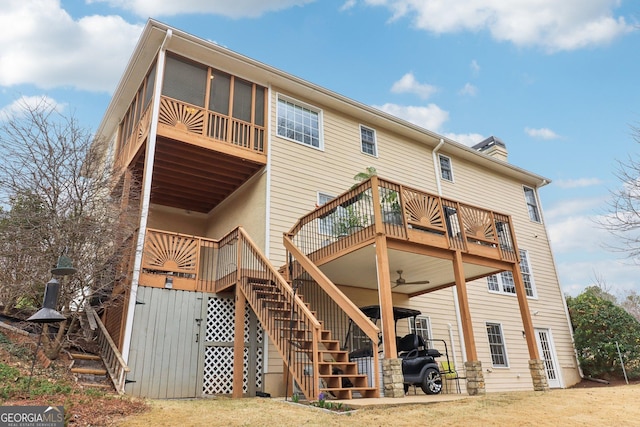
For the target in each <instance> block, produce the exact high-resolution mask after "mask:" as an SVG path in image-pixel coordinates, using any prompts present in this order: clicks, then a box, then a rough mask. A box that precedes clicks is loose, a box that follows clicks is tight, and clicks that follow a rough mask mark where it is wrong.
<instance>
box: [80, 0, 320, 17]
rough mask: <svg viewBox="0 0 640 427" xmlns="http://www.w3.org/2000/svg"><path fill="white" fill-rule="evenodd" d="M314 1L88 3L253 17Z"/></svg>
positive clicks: (145, 11) (148, 12)
mask: <svg viewBox="0 0 640 427" xmlns="http://www.w3.org/2000/svg"><path fill="white" fill-rule="evenodd" d="M313 1H314V0H234V1H229V0H181V1H175V0H88V3H107V4H109V5H110V6H112V7H117V8H121V9H125V10H129V11H131V12H133V13H135V14H137V15H138V16H141V17H144V18H146V17H148V16H172V15H184V14H195V13H205V14H206V13H209V14H215V15H223V16H228V17H230V18H244V17H249V18H255V17H258V16H260V15H262V14H264V13H266V12H274V11H278V10H283V9H287V8H289V7H292V6H302V5H305V4H307V3H312V2H313Z"/></svg>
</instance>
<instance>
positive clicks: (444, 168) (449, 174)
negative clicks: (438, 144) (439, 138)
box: [438, 154, 453, 182]
mask: <svg viewBox="0 0 640 427" xmlns="http://www.w3.org/2000/svg"><path fill="white" fill-rule="evenodd" d="M438 158H439V159H440V176H441V177H442V179H444V180H446V181H451V182H453V168H452V167H451V158H449V157H447V156H444V155H442V154H438Z"/></svg>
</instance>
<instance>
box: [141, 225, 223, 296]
mask: <svg viewBox="0 0 640 427" xmlns="http://www.w3.org/2000/svg"><path fill="white" fill-rule="evenodd" d="M218 245H219V242H218V241H216V240H213V239H206V238H204V237H197V236H189V235H186V234H180V233H172V232H168V231H162V230H155V229H151V228H149V229H147V234H146V238H145V244H144V249H143V254H142V272H141V275H140V283H141V284H143V285H146V286H154V287H160V288H170V289H181V290H189V291H195V290H198V291H203V292H215V281H216V276H215V274H217V273H216V268H215V267H216V264H217V262H216V259H215V256H216V251H217V248H218Z"/></svg>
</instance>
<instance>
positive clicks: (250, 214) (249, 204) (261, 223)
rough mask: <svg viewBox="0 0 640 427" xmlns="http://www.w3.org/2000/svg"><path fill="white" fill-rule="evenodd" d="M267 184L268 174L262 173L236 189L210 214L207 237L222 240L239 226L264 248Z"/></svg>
mask: <svg viewBox="0 0 640 427" xmlns="http://www.w3.org/2000/svg"><path fill="white" fill-rule="evenodd" d="M266 186H267V179H266V174H260V175H259V176H258V177H255V178H253V179H252V180H250V181H249V182H247V183H246V184H245V185H243V186H242V187H240V188H239V189H238V190H236V192H235V193H233V194H232V195H231V196H230V197H228V198H227V199H226V200H225V201H224V202H222V203H221V204H220V205H219V206H218V207H216V208H215V209H214V210H213V211H212V212H211V213H210V215H209V221H208V224H207V229H206V236H208V237H211V238H215V239H219V238H220V237H222V236H224V235H225V234H227V233H228V232H229V231H231V230H233V229H234V228H236V227H237V226H239V225H240V226H242V227H244V228H245V230H246V231H247V233H248V234H249V236H250V237H251V239H252V240H253V241H254V242H255V243H256V245H258V247H259V248H261V249H262V250H264V249H265V233H264V229H265V221H266V209H267V207H266Z"/></svg>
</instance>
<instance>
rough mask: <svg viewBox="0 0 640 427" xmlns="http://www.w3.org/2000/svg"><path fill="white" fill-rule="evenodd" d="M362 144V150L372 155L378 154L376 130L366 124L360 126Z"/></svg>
mask: <svg viewBox="0 0 640 427" xmlns="http://www.w3.org/2000/svg"><path fill="white" fill-rule="evenodd" d="M360 146H361V149H362V152H363V153H365V154H370V155H372V156H377V155H378V149H377V146H376V131H375V130H373V129H369V128H367V127H364V126H362V125H361V126H360Z"/></svg>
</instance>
